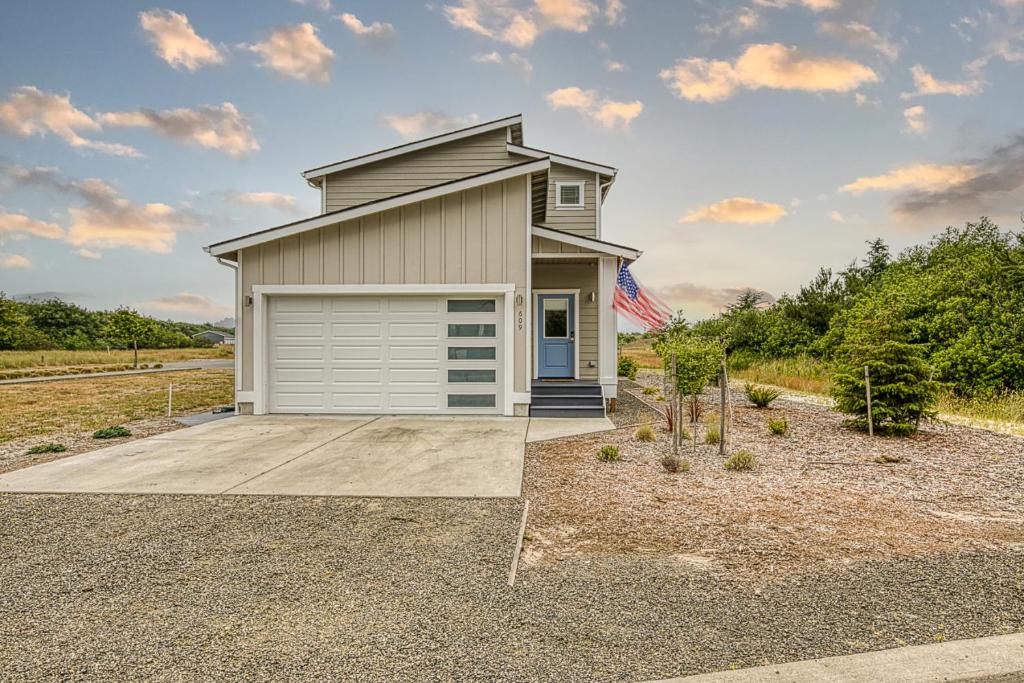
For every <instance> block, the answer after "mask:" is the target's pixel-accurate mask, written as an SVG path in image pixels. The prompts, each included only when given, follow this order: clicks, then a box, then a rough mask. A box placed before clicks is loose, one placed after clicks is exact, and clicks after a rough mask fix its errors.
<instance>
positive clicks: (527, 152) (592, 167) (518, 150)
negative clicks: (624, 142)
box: [505, 142, 619, 178]
mask: <svg viewBox="0 0 1024 683" xmlns="http://www.w3.org/2000/svg"><path fill="white" fill-rule="evenodd" d="M505 149H506V150H507V151H508V152H509V154H518V155H519V156H523V157H533V158H534V159H551V162H552V163H555V164H561V165H562V166H570V167H572V168H578V169H581V170H583V171H590V172H592V173H600V174H601V175H607V176H612V177H613V178H614V177H615V174H616V173H618V172H619V171H618V169H616V168H612V167H611V166H603V165H601V164H594V163H591V162H589V161H582V160H580V159H570V158H569V157H563V156H560V155H558V154H553V153H551V152H544V151H541V150H539V149H532V148H530V147H521V146H520V145H513V144H512V143H511V142H509V143H506V144H505Z"/></svg>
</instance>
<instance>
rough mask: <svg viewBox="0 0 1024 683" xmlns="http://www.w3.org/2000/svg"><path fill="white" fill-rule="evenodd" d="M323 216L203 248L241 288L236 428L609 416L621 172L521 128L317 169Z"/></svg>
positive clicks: (513, 119) (501, 123)
mask: <svg viewBox="0 0 1024 683" xmlns="http://www.w3.org/2000/svg"><path fill="white" fill-rule="evenodd" d="M302 175H303V177H304V178H305V179H306V181H307V182H308V183H309V184H310V185H311V186H312V187H314V188H316V189H318V190H319V191H320V197H321V213H320V215H318V216H313V217H311V218H306V219H303V220H300V221H296V222H294V223H288V224H286V225H279V226H277V227H273V228H268V229H265V230H261V231H259V232H254V233H251V234H248V235H243V236H241V237H236V238H234V239H230V240H226V241H223V242H218V243H216V244H212V245H210V246H209V247H206V251H207V252H209V253H210V255H212V256H214V257H216V258H217V260H218V261H220V262H221V263H224V264H225V265H228V266H231V267H232V268H234V269H235V273H236V284H235V288H236V295H237V301H236V307H237V310H236V318H237V320H238V323H237V329H236V361H235V362H236V401H237V403H238V409H239V411H240V412H242V413H255V414H264V413H413V414H417V413H419V414H465V413H471V414H473V413H489V414H500V415H520V416H523V415H529V414H532V415H552V416H577V415H603V413H604V410H605V408H606V405H607V401H608V399H612V398H615V396H616V386H617V385H616V315H615V313H614V311H613V309H612V297H613V293H614V288H615V281H616V276H617V273H618V268H619V266H620V264H621V263H622V262H624V261H625V262H631V261H633V260H635V259H637V258H638V257H639V256H640V252H639V251H637V250H635V249H631V248H629V247H623V246H620V245H617V244H612V243H610V242H606V241H604V240H602V239H601V231H602V225H601V223H602V221H601V210H602V206H603V204H604V202H605V200H606V199H607V197H608V193H609V191H610V190H611V188H612V186H613V184H614V182H615V175H616V169H614V168H612V167H610V166H604V165H601V164H596V163H592V162H589V161H583V160H581V159H574V158H571V157H566V156H561V155H558V154H555V153H553V152H545V151H542V150H538V149H534V148H531V147H527V146H525V144H524V142H523V123H522V117H521V116H510V117H508V118H503V119H499V120H496V121H491V122H489V123H483V124H480V125H477V126H472V127H470V128H465V129H463V130H458V131H454V132H451V133H445V134H443V135H438V136H435V137H431V138H427V139H425V140H420V141H417V142H411V143H409V144H405V145H400V146H398V147H393V148H390V149H385V150H381V151H379V152H374V153H372V154H366V155H363V156H359V157H355V158H352V159H347V160H345V161H338V162H335V163H332V164H328V165H326V166H320V167H317V168H313V169H310V170H308V171H305V172H304V173H303V174H302Z"/></svg>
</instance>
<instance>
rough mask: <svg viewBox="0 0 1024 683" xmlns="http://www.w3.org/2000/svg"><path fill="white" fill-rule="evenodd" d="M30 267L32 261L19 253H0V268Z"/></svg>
mask: <svg viewBox="0 0 1024 683" xmlns="http://www.w3.org/2000/svg"><path fill="white" fill-rule="evenodd" d="M31 267H32V262H31V261H29V260H28V259H27V258H26V257H24V256H22V255H21V254H4V253H0V268H23V269H28V268H31Z"/></svg>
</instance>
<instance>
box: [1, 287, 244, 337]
mask: <svg viewBox="0 0 1024 683" xmlns="http://www.w3.org/2000/svg"><path fill="white" fill-rule="evenodd" d="M210 329H212V330H217V331H220V332H226V333H229V334H230V333H231V332H232V330H230V329H226V328H222V327H216V326H214V325H211V324H209V323H205V324H199V323H185V322H175V321H172V320H157V319H156V318H152V317H149V316H145V315H141V314H139V313H138V312H136V311H134V310H132V309H130V308H118V309H117V310H114V311H90V310H87V309H85V308H83V307H81V306H78V305H76V304H72V303H68V302H66V301H61V300H60V299H47V300H45V301H15V300H14V299H12V298H10V297H8V296H7V295H6V294H4V293H3V292H0V350H17V351H35V350H44V349H60V350H65V351H98V350H102V349H107V348H132V347H135V346H137V347H138V348H144V349H165V348H184V347H190V346H209V345H210V343H209V342H208V341H205V340H203V339H193V338H192V335H193V334H196V333H199V332H202V331H203V330H210Z"/></svg>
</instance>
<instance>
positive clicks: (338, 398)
mask: <svg viewBox="0 0 1024 683" xmlns="http://www.w3.org/2000/svg"><path fill="white" fill-rule="evenodd" d="M331 403H332V405H333V406H334V407H335V408H345V409H348V410H352V411H356V410H366V411H377V410H380V409H381V408H383V405H381V394H380V393H377V392H369V393H362V394H356V393H347V392H334V393H332V394H331Z"/></svg>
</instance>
